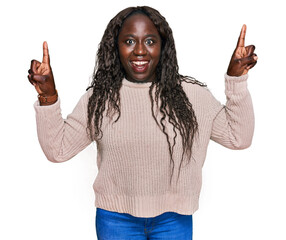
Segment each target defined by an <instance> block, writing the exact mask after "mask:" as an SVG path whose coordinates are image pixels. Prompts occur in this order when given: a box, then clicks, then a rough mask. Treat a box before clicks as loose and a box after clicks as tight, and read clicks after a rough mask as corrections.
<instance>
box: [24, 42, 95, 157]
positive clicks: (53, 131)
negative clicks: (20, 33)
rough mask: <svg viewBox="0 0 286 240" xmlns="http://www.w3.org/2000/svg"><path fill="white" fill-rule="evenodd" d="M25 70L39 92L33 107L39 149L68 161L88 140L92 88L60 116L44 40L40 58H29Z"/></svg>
mask: <svg viewBox="0 0 286 240" xmlns="http://www.w3.org/2000/svg"><path fill="white" fill-rule="evenodd" d="M28 72H29V75H28V79H29V81H30V83H31V84H33V85H34V86H35V88H36V91H37V92H38V94H39V97H38V98H39V101H37V102H36V103H35V104H34V107H35V110H36V122H37V132H38V139H39V142H40V145H41V147H42V150H43V152H44V154H45V155H46V157H47V159H48V160H49V161H51V162H64V161H67V160H69V159H71V158H72V157H73V156H75V155H76V154H77V153H79V152H80V151H81V150H83V149H84V148H85V147H86V146H88V145H89V144H90V143H91V140H90V139H89V137H88V135H87V131H86V126H87V116H86V115H87V103H88V99H89V96H90V93H91V92H90V91H89V92H87V93H85V94H84V95H83V96H82V97H81V99H80V100H79V102H78V104H77V105H76V107H75V108H74V110H73V112H72V113H71V114H69V115H68V117H67V118H66V119H63V118H62V115H61V108H60V99H58V96H57V91H56V87H55V82H54V77H53V73H52V68H51V66H50V57H49V51H48V45H47V43H46V42H44V43H43V60H42V62H39V61H37V60H32V62H31V67H30V69H29V71H28Z"/></svg>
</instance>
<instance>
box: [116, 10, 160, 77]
mask: <svg viewBox="0 0 286 240" xmlns="http://www.w3.org/2000/svg"><path fill="white" fill-rule="evenodd" d="M118 50H119V56H120V61H121V64H122V65H123V67H124V69H125V73H126V79H128V80H129V81H131V82H153V81H154V80H155V77H156V66H157V65H158V63H159V61H160V54H161V37H160V34H159V33H158V31H157V28H156V27H155V25H154V24H153V22H152V21H151V20H150V18H148V17H147V16H146V15H143V14H136V15H133V16H130V17H129V18H128V19H126V21H125V22H124V24H123V26H122V30H121V31H120V33H119V36H118ZM136 63H137V64H136ZM138 64H139V65H138Z"/></svg>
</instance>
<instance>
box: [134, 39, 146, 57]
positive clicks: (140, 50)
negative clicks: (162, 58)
mask: <svg viewBox="0 0 286 240" xmlns="http://www.w3.org/2000/svg"><path fill="white" fill-rule="evenodd" d="M133 52H134V54H135V55H137V56H143V55H146V53H147V49H146V46H145V45H144V43H140V42H138V43H137V44H136V45H135V48H134V50H133Z"/></svg>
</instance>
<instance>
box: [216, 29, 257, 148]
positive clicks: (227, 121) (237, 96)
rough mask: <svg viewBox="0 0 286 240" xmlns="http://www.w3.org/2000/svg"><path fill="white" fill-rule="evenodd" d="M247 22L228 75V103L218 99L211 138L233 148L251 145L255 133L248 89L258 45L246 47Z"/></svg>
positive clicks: (226, 80)
mask: <svg viewBox="0 0 286 240" xmlns="http://www.w3.org/2000/svg"><path fill="white" fill-rule="evenodd" d="M245 34H246V25H243V27H242V29H241V32H240V35H239V38H238V42H237V46H236V48H235V50H234V53H233V55H232V57H231V60H230V63H229V67H228V70H227V74H225V94H226V99H227V102H226V104H225V105H221V104H219V103H218V102H215V101H214V105H213V109H214V111H215V112H214V113H215V114H214V120H213V127H212V133H211V139H212V140H214V141H216V142H218V143H219V144H221V145H223V146H225V147H227V148H231V149H244V148H247V147H249V146H250V145H251V142H252V137H253V132H254V112H253V106H252V100H251V96H250V93H249V91H248V89H247V78H248V74H247V73H248V71H249V69H251V68H252V67H254V66H255V64H256V63H257V59H258V57H257V55H256V54H255V53H254V49H255V47H254V45H249V46H247V47H245V46H244V42H245Z"/></svg>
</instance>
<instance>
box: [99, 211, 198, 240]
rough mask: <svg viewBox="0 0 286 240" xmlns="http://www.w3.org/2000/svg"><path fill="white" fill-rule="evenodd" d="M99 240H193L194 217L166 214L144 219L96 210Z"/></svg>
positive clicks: (172, 213)
mask: <svg viewBox="0 0 286 240" xmlns="http://www.w3.org/2000/svg"><path fill="white" fill-rule="evenodd" d="M96 234H97V238H98V240H153V239H162V240H163V239H164V240H171V239H172V240H192V236H193V218H192V215H182V214H179V213H175V212H165V213H162V214H161V215H158V216H155V217H151V218H143V217H135V216H132V215H130V214H128V213H118V212H111V211H107V210H105V209H102V208H97V209H96Z"/></svg>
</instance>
